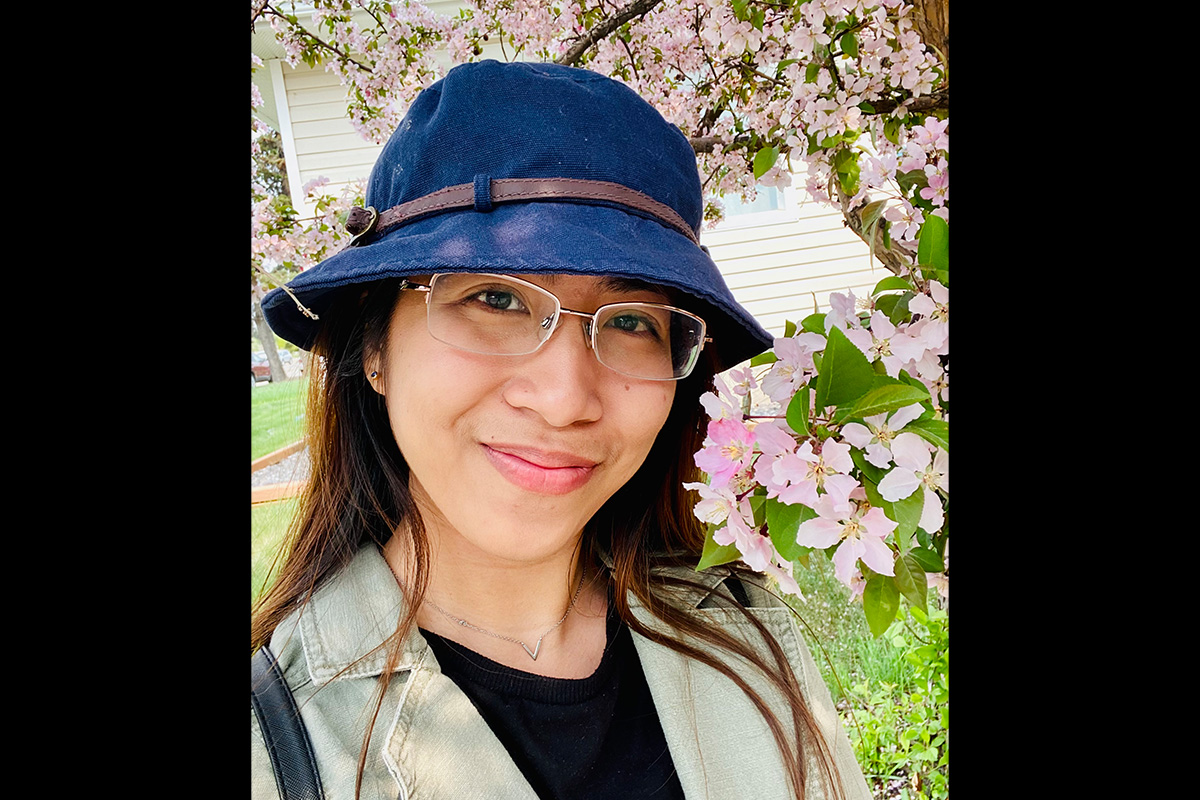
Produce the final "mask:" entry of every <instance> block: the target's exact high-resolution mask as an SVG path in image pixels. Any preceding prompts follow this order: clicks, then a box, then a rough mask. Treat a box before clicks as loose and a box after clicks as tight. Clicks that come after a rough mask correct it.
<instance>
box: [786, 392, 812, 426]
mask: <svg viewBox="0 0 1200 800" xmlns="http://www.w3.org/2000/svg"><path fill="white" fill-rule="evenodd" d="M810 402H811V398H810V397H809V388H808V386H807V385H806V386H804V387H802V388H801V389H800V391H798V392H796V394H795V395H794V396H793V397H792V399H791V400H790V401H789V402H788V407H787V424H788V427H789V428H791V429H792V430H793V431H795V432H796V433H799V434H803V435H804V436H808V408H809V404H810Z"/></svg>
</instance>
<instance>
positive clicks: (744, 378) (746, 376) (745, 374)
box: [729, 367, 758, 397]
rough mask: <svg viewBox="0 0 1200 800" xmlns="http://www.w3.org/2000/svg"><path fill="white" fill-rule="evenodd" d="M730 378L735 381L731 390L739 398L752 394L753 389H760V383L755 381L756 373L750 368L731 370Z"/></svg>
mask: <svg viewBox="0 0 1200 800" xmlns="http://www.w3.org/2000/svg"><path fill="white" fill-rule="evenodd" d="M729 377H730V379H731V380H732V381H733V385H732V386H731V387H730V388H731V389H732V391H733V393H734V394H735V395H737V396H738V397H745V396H746V395H748V394H750V390H751V389H756V388H758V382H757V381H756V380H754V371H753V370H752V369H751V368H750V367H746V368H745V369H735V370H731V371H730V372H729Z"/></svg>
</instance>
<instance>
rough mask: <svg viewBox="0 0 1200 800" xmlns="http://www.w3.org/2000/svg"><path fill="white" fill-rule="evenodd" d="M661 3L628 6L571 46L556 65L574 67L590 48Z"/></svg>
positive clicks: (645, 0)
mask: <svg viewBox="0 0 1200 800" xmlns="http://www.w3.org/2000/svg"><path fill="white" fill-rule="evenodd" d="M661 2H662V0H634V2H632V3H630V4H629V5H627V6H626V7H625V8H624V9H622V10H621V11H620V12H618V13H617V14H615V15H614V16H611V17H609V18H608V19H606V20H604V21H603V22H601V23H600V24H599V25H597V26H596V27H594V28H592V29H591V30H590V31H588V32H587V33H585V34H584V35H583V36H581V37H580V39H579V41H577V42H576V43H575V44H573V45H571V49H570V50H568V51H567V52H565V53H563V54H562V55H561V56H559V57H558V58H556V59H555V60H554V63H555V64H562V65H563V66H567V67H569V66H571V65H573V64H574V63H575V62H576V61H578V60H579V59H580V58H582V57H583V54H584V53H586V52H587V51H588V48H590V47H591V46H592V45H594V44H595V43H596V42H598V41H600V40H601V39H603V38H604V37H605V36H608V35H609V34H610V33H612V32H613V31H615V30H616V29H617V28H619V27H621V26H622V25H624V24H625V23H626V22H628V21H629V20H631V19H633V18H634V17H643V16H645V15H646V14H647V13H648V12H649V11H650V9H652V8H654V7H655V6H656V5H658V4H659V3H661Z"/></svg>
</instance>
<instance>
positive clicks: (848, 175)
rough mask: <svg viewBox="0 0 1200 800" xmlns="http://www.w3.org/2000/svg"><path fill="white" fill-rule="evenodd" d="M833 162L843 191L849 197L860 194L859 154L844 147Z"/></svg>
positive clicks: (834, 156) (836, 154) (834, 157)
mask: <svg viewBox="0 0 1200 800" xmlns="http://www.w3.org/2000/svg"><path fill="white" fill-rule="evenodd" d="M834 141H836V139H835V140H834ZM822 144H824V143H822ZM831 162H832V165H833V168H834V170H836V171H837V174H838V181H839V182H840V183H841V185H842V190H843V191H844V192H845V193H846V194H847V195H853V194H856V193H857V192H858V178H859V168H858V152H857V151H855V150H851V149H850V148H848V147H843V148H842V149H840V150H838V151H837V152H836V153H834V154H833V158H832V159H831Z"/></svg>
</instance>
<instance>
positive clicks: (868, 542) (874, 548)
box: [860, 536, 896, 575]
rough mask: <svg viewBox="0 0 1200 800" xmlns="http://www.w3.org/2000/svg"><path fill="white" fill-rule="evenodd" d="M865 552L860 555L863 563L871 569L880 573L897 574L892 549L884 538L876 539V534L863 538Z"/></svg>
mask: <svg viewBox="0 0 1200 800" xmlns="http://www.w3.org/2000/svg"><path fill="white" fill-rule="evenodd" d="M861 542H862V547H863V552H862V556H860V557H861V558H862V560H863V563H864V564H866V565H867V566H868V567H870V568H871V569H873V570H875V571H876V572H878V573H879V574H880V575H895V574H896V568H895V567H894V566H893V564H894V563H895V561H894V559H893V557H892V550H891V548H890V547H888V546H887V545H886V544H884V543H883V540H882V539H876V538H875V537H874V536H868V537H867V538H865V539H862V540H861Z"/></svg>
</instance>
